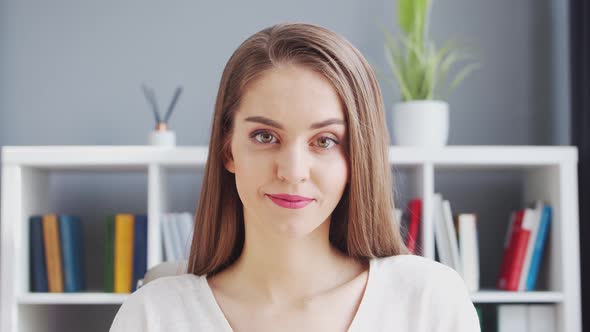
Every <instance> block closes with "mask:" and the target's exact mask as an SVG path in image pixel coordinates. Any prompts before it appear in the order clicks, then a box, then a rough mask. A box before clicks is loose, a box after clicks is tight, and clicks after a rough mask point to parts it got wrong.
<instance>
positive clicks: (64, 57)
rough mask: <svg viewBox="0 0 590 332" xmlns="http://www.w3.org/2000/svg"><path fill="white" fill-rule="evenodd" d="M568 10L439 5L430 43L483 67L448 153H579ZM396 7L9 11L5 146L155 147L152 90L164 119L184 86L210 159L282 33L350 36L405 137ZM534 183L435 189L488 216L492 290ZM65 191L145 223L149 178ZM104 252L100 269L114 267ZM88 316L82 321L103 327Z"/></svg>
mask: <svg viewBox="0 0 590 332" xmlns="http://www.w3.org/2000/svg"><path fill="white" fill-rule="evenodd" d="M569 6H570V2H569V1H565V0H564V1H561V0H519V1H509V0H496V1H486V0H472V1H459V0H434V1H433V8H432V13H431V25H430V27H429V32H430V35H431V36H432V38H433V39H434V40H435V41H440V42H442V41H445V40H447V39H449V38H453V39H456V40H458V41H459V42H461V43H463V44H465V45H468V47H470V49H471V50H473V53H474V55H475V58H476V60H477V61H478V62H479V63H480V65H481V67H480V68H479V69H478V70H476V71H475V72H473V73H472V74H471V75H470V76H468V77H467V78H466V80H465V81H464V83H463V84H461V85H460V86H459V87H458V88H457V89H456V90H455V91H454V92H453V94H451V96H450V98H449V99H448V101H449V104H450V105H451V108H450V134H449V141H448V144H449V145H571V144H573V142H572V128H571V123H572V112H571V104H572V100H571V95H572V89H571V79H572V78H571V77H570V69H571V68H570V61H569V60H570V34H569V29H570V16H569ZM395 8H396V3H395V1H394V0H368V1H366V0H339V1H310V0H300V1H270V0H252V1H247V2H239V1H234V2H226V1H218V2H215V1H181V0H172V1H136V0H129V1H112V0H105V1H71V0H55V1H51V2H47V1H33V0H22V1H10V0H0V145H1V146H13V145H143V144H147V140H148V133H149V132H150V131H151V130H152V129H153V126H154V120H153V115H152V114H151V110H150V108H149V106H148V104H147V102H146V100H145V98H144V96H143V94H142V91H141V89H140V85H141V84H142V83H146V84H147V85H149V86H151V87H153V88H154V90H155V92H156V95H157V98H158V101H159V103H160V107H161V108H163V107H164V105H167V103H168V102H169V101H170V99H171V98H172V95H173V93H174V89H175V88H176V86H178V85H182V86H183V87H184V91H183V94H182V96H181V98H180V100H179V102H178V104H177V105H176V109H175V111H174V114H173V116H172V118H171V121H170V127H171V129H172V130H174V131H175V133H176V139H177V145H179V146H195V145H207V144H208V140H209V134H210V126H211V117H212V114H213V106H214V102H215V98H216V93H217V88H218V85H219V80H220V78H221V73H222V70H223V67H224V65H225V63H226V62H227V60H228V59H229V57H230V56H231V54H232V52H233V51H234V50H235V49H236V48H237V47H238V46H239V44H240V43H241V42H243V41H244V40H245V39H246V38H247V37H249V36H250V35H252V34H254V33H255V32H257V31H259V30H261V29H263V28H266V27H268V26H270V25H273V24H276V23H279V22H283V21H299V22H308V23H314V24H318V25H321V26H324V27H326V28H328V29H331V30H333V31H335V32H337V33H339V34H341V35H342V36H344V37H345V38H347V39H348V40H349V41H350V42H352V44H354V45H355V46H356V47H357V48H358V49H359V50H360V51H361V52H362V53H363V54H364V55H365V57H366V58H367V60H368V61H369V62H370V63H371V64H372V65H373V66H374V68H375V69H376V70H379V71H381V72H383V73H385V74H386V76H385V77H384V76H380V77H379V82H380V85H381V88H382V92H383V96H384V103H385V108H386V111H387V117H388V126H389V128H391V124H390V122H391V121H390V119H391V112H390V110H391V108H392V105H393V103H394V102H396V101H397V100H398V99H399V93H398V91H397V88H396V87H395V83H394V81H393V77H392V75H391V74H390V71H389V67H388V66H387V62H386V59H385V55H384V42H385V39H384V35H383V33H382V31H381V30H380V25H382V26H384V27H386V28H387V29H389V30H391V31H396V13H395ZM187 179H188V180H187ZM522 180H523V179H522V176H521V174H520V173H518V172H510V171H502V172H495V173H494V172H485V173H478V172H474V171H472V172H470V173H469V174H468V175H467V176H466V175H465V174H461V173H460V172H448V173H443V174H440V175H438V174H437V180H436V181H437V182H436V190H437V191H439V192H442V193H443V194H444V195H445V196H446V197H448V199H449V200H450V201H451V202H452V203H453V209H455V210H457V211H463V212H469V211H477V213H478V216H479V217H480V220H481V222H480V223H479V227H480V228H479V230H478V231H479V234H480V246H481V252H484V251H485V252H487V253H489V257H488V256H486V257H485V260H484V257H482V262H483V261H485V262H486V263H485V264H483V263H482V265H481V280H482V281H481V284H482V287H486V286H487V287H491V286H493V284H494V283H495V279H496V271H497V269H498V265H499V264H500V260H501V254H502V242H501V239H503V238H504V233H505V223H506V221H507V220H508V216H509V211H511V210H515V209H517V208H519V207H520V206H521V205H522V202H521V201H520V198H521V196H522V192H521V191H522V184H521V181H522ZM52 181H54V182H53V183H54V184H53V185H54V186H55V188H56V189H55V197H54V198H52V199H54V200H55V201H54V206H56V207H57V208H59V209H62V210H69V211H74V212H76V213H79V214H82V215H90V214H92V209H93V208H94V207H93V206H92V205H91V204H85V203H80V201H74V200H71V199H65V198H60V192H61V191H65V190H66V189H65V188H68V189H67V190H73V191H76V192H79V193H80V195H81V196H80V197H82V198H83V199H84V200H85V201H92V200H101V202H102V203H101V204H102V205H104V206H109V205H110V206H116V204H117V202H120V201H126V202H127V203H126V205H125V206H126V207H137V209H138V210H141V209H142V208H145V197H144V196H145V181H144V180H142V179H140V177H135V176H133V175H132V176H125V177H121V178H118V177H113V176H105V177H102V176H101V175H100V174H98V175H93V176H92V177H87V176H85V175H84V174H78V175H77V174H68V175H63V176H56V177H54V178H53V179H52ZM401 182H403V180H400V183H401ZM171 185H173V186H174V190H175V192H176V197H177V198H178V199H177V200H176V201H174V202H173V205H174V206H173V207H172V209H176V210H187V211H193V210H194V208H195V205H196V199H197V198H198V192H199V190H200V185H201V178H200V175H198V174H178V176H177V179H176V181H174V182H173V183H172V184H171ZM90 188H93V190H92V191H90ZM113 188H117V189H120V190H113ZM401 195H402V196H403V193H402V194H401ZM64 197H65V195H64ZM409 198H410V197H399V198H398V199H399V200H403V201H404V202H405V201H407V199H409ZM491 198H493V199H491ZM130 200H131V201H130ZM134 200H136V201H134ZM580 220H582V219H580ZM497 221H498V222H500V225H499V226H498V223H496V222H497ZM101 227H102V226H101V225H94V226H92V225H89V227H87V228H86V232H87V234H91V233H92V232H97V231H100V230H101V229H102V228H101ZM98 243H99V242H97V243H96V244H98ZM90 244H91V245H90V248H89V249H87V250H88V251H89V252H90V257H92V256H93V255H96V257H99V258H100V257H102V256H101V255H102V254H101V253H102V249H101V248H93V246H92V242H91V243H90ZM88 264H89V265H88V266H87V267H88V269H89V271H90V273H89V274H90V276H89V283H90V285H91V286H93V285H98V284H99V283H100V277H98V276H97V277H93V276H92V273H93V271H94V272H96V273H99V272H98V270H96V268H95V267H94V265H95V264H92V263H88ZM96 307H99V308H98V309H96V310H95V311H94V312H93V314H92V317H99V318H93V319H95V320H96V319H98V321H99V322H102V323H98V324H94V325H93V326H94V328H96V330H97V331H101V330H105V328H107V327H108V324H109V323H110V321H109V319H112V317H114V313H115V312H116V309H117V307H116V306H103V307H101V306H98V305H97V306H96ZM51 310H53V309H51V308H49V307H48V308H47V311H46V314H47V315H50V314H55V312H53V311H51ZM78 310H79V317H80V318H79V319H80V320H81V321H82V320H84V319H87V318H90V317H85V316H84V315H88V314H87V313H86V312H87V311H85V310H83V308H79V309H78ZM39 312H43V311H42V310H40V311H39ZM68 313H69V314H71V311H70V312H68ZM58 314H59V313H58ZM59 329H60V327H59V325H56V327H55V330H59Z"/></svg>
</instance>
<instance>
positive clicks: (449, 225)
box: [442, 200, 463, 274]
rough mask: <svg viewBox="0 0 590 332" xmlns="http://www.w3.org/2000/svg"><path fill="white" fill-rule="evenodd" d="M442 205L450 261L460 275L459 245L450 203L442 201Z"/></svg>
mask: <svg viewBox="0 0 590 332" xmlns="http://www.w3.org/2000/svg"><path fill="white" fill-rule="evenodd" d="M442 204H443V205H442V208H443V218H444V226H445V230H446V235H447V241H448V243H449V249H450V253H451V260H452V264H453V265H452V267H453V268H454V269H455V271H457V272H458V273H459V274H462V269H463V267H462V266H461V260H460V259H459V244H458V241H457V232H456V230H455V223H454V222H453V212H452V211H451V203H450V202H449V201H448V200H443V202H442Z"/></svg>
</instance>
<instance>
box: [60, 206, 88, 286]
mask: <svg viewBox="0 0 590 332" xmlns="http://www.w3.org/2000/svg"><path fill="white" fill-rule="evenodd" d="M58 218H59V232H60V240H61V255H62V263H63V276H64V292H66V293H72V292H79V291H82V290H83V289H84V266H83V265H84V259H83V256H84V246H83V239H82V238H83V236H84V234H83V232H82V222H81V220H80V218H79V217H77V216H70V215H59V216H58Z"/></svg>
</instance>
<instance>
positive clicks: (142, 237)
mask: <svg viewBox="0 0 590 332" xmlns="http://www.w3.org/2000/svg"><path fill="white" fill-rule="evenodd" d="M133 227H134V228H133V230H134V234H133V282H132V284H131V287H132V290H133V291H135V290H136V289H137V281H138V280H140V279H143V276H144V275H145V273H146V272H147V232H148V229H147V227H148V226H147V216H146V215H136V216H135V222H134V225H133Z"/></svg>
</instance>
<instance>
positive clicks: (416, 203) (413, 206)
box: [406, 198, 422, 254]
mask: <svg viewBox="0 0 590 332" xmlns="http://www.w3.org/2000/svg"><path fill="white" fill-rule="evenodd" d="M408 209H409V210H410V222H409V225H408V237H407V239H406V246H407V247H408V249H409V250H410V252H411V253H412V254H414V253H415V252H416V242H417V239H418V233H419V228H420V217H421V216H422V199H420V198H415V199H413V200H411V201H410V202H409V203H408Z"/></svg>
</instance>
